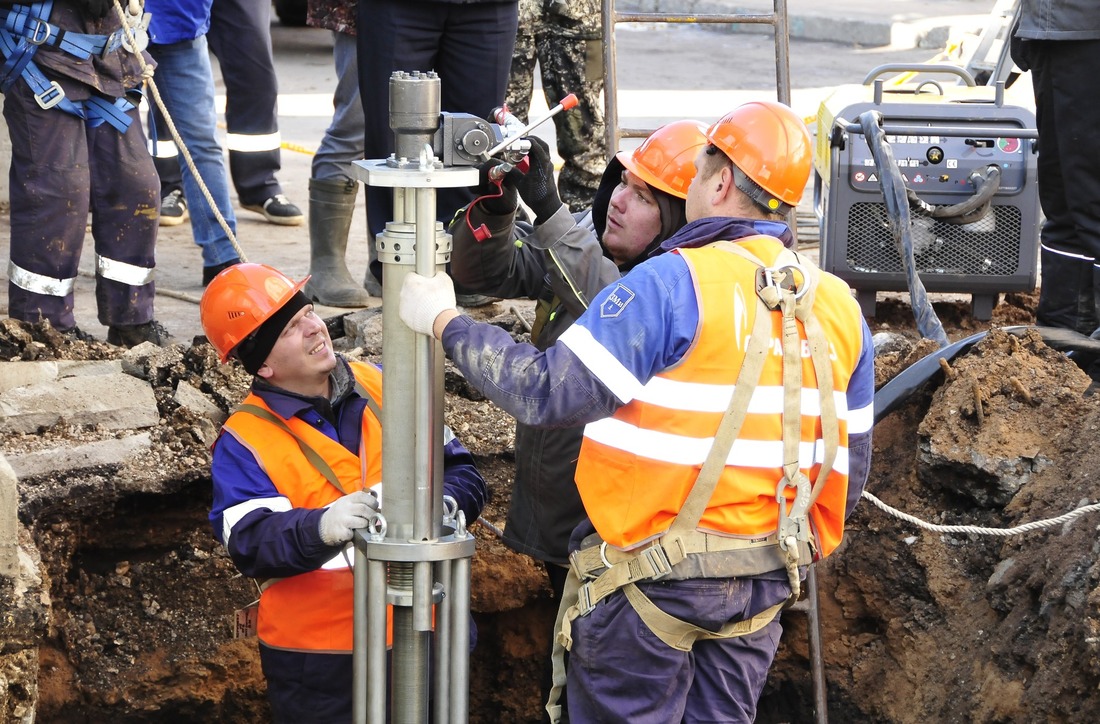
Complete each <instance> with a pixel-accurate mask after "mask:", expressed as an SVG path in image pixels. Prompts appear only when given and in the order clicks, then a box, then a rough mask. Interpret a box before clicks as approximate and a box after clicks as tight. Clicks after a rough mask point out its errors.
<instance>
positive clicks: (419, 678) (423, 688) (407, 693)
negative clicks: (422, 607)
mask: <svg viewBox="0 0 1100 724" xmlns="http://www.w3.org/2000/svg"><path fill="white" fill-rule="evenodd" d="M428 639H429V634H428V632H427V631H415V630H413V626H412V608H410V607H409V606H394V607H393V654H394V655H393V660H392V669H393V689H392V692H393V695H392V700H391V702H390V705H391V707H392V709H393V721H394V722H395V724H420V723H421V722H426V721H428V661H429V660H430V656H429V645H428V643H429V641H428Z"/></svg>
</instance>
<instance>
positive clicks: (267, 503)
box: [222, 495, 294, 548]
mask: <svg viewBox="0 0 1100 724" xmlns="http://www.w3.org/2000/svg"><path fill="white" fill-rule="evenodd" d="M261 508H266V509H268V510H271V511H274V512H276V513H282V512H284V511H287V510H293V508H294V506H292V505H291V504H290V498H287V497H286V496H283V495H280V496H277V497H274V498H253V499H252V500H246V501H244V502H243V503H237V504H236V505H232V506H230V507H228V508H226V509H225V510H224V511H223V512H222V542H223V543H225V547H226V548H228V547H229V536H230V535H231V534H232V533H233V526H235V525H237V523H240V522H241V518H243V517H245V516H246V515H248V514H249V513H251V512H252V511H254V510H260V509H261Z"/></svg>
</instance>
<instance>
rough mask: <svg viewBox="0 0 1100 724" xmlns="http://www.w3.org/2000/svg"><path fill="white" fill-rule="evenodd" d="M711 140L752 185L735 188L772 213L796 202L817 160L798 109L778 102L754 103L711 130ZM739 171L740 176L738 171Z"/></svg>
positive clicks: (726, 117) (729, 116)
mask: <svg viewBox="0 0 1100 724" xmlns="http://www.w3.org/2000/svg"><path fill="white" fill-rule="evenodd" d="M707 140H709V141H710V143H712V144H713V145H714V146H716V147H717V148H718V149H719V150H721V151H722V153H724V154H726V156H727V157H728V158H729V159H730V160H731V161H733V165H734V166H735V167H736V168H737V169H740V170H741V172H742V173H743V174H744V176H747V177H748V180H750V181H751V183H748V184H743V183H742V181H741V180H740V179H738V180H737V187H738V188H740V189H741V190H742V191H744V192H745V193H746V194H748V195H749V196H750V197H751V198H752V199H753V200H754V201H755V202H756V203H758V204H760V205H761V206H763V207H764V208H766V209H768V210H769V211H774V212H777V213H785V212H786V211H788V210H789V209H790V207H793V206H797V205H798V202H799V201H800V200H801V199H802V192H803V191H804V190H805V189H806V182H807V181H808V180H809V178H810V166H811V164H812V162H813V159H812V156H811V150H810V134H809V131H807V130H806V124H805V123H803V122H802V119H801V118H799V117H798V116H797V115H796V114H795V112H794V111H792V110H791V109H790V108H789V107H787V106H785V105H783V104H782V103H777V102H775V101H751V102H749V103H745V104H744V105H741V106H738V107H737V108H735V109H733V110H732V111H730V112H729V113H727V114H726V115H725V116H723V117H722V118H721V119H719V120H718V121H717V122H716V123H714V125H712V126H711V127H710V128H709V129H707ZM735 175H736V174H735Z"/></svg>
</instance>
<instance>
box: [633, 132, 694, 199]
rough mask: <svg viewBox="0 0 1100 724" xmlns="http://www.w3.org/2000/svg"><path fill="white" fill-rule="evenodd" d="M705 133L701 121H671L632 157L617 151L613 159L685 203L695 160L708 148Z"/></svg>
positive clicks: (646, 141) (648, 139)
mask: <svg viewBox="0 0 1100 724" xmlns="http://www.w3.org/2000/svg"><path fill="white" fill-rule="evenodd" d="M706 132H707V126H706V124H704V123H703V122H702V121H673V122H672V123H668V124H666V125H663V126H661V127H660V128H658V129H657V130H656V131H654V132H653V133H651V134H649V137H648V138H646V139H645V141H643V142H642V145H641V146H638V147H637V148H636V149H634V152H633V153H627V152H626V151H619V152H618V153H617V154H615V158H617V159H618V160H619V163H621V164H622V165H623V166H625V167H626V170H627V171H630V173H632V174H634V175H635V176H637V177H638V178H640V179H641V180H642V181H645V182H646V183H647V184H649V185H650V186H652V187H653V188H655V189H659V190H661V191H664V192H665V193H666V194H671V195H673V196H675V197H676V198H679V199H686V198H687V192H688V186H689V185H691V179H692V178H694V177H695V156H696V155H697V154H698V153H699V149H700V148H702V147H704V146H706V145H707V135H706Z"/></svg>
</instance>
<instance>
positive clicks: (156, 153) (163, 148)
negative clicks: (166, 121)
mask: <svg viewBox="0 0 1100 724" xmlns="http://www.w3.org/2000/svg"><path fill="white" fill-rule="evenodd" d="M149 153H151V154H152V155H153V157H154V158H175V157H176V156H178V155H180V151H179V149H178V148H176V142H175V141H157V142H156V143H153V142H152V141H149Z"/></svg>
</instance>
